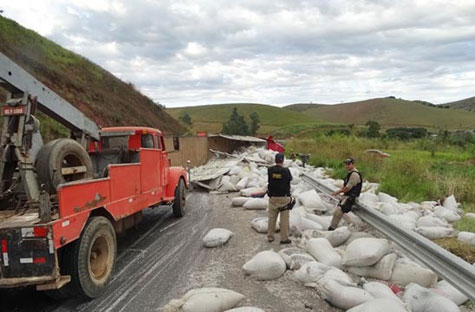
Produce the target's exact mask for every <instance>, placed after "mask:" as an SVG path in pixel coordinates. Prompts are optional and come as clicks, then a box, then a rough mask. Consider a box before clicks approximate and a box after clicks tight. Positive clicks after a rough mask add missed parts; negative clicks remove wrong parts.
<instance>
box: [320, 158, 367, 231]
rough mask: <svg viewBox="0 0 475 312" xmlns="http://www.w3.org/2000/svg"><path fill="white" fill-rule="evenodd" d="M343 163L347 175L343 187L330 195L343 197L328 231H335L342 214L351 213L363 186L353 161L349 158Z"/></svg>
mask: <svg viewBox="0 0 475 312" xmlns="http://www.w3.org/2000/svg"><path fill="white" fill-rule="evenodd" d="M343 163H344V164H345V167H346V171H347V172H348V174H347V175H346V177H345V180H344V182H343V187H342V188H340V189H338V190H337V191H335V192H333V193H332V196H337V195H339V194H340V193H343V196H342V198H341V200H340V202H339V203H338V206H337V207H336V210H335V213H334V214H333V219H332V223H331V225H330V227H329V228H328V230H329V231H333V230H335V229H336V228H337V227H338V223H340V220H341V218H342V217H343V214H345V213H348V212H350V211H351V208H352V206H353V205H354V204H355V202H356V199H357V198H358V197H359V196H360V193H361V187H362V186H363V179H362V177H361V173H360V172H359V171H358V170H357V169H356V167H355V160H354V159H353V158H351V157H350V158H348V159H346V160H345V161H343Z"/></svg>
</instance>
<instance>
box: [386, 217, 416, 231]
mask: <svg viewBox="0 0 475 312" xmlns="http://www.w3.org/2000/svg"><path fill="white" fill-rule="evenodd" d="M389 220H391V221H393V222H394V223H397V224H398V225H400V226H403V227H405V228H406V229H409V230H411V231H414V230H415V229H416V220H414V219H413V218H412V217H410V216H407V215H405V214H403V215H390V216H389Z"/></svg>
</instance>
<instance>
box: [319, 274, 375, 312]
mask: <svg viewBox="0 0 475 312" xmlns="http://www.w3.org/2000/svg"><path fill="white" fill-rule="evenodd" d="M318 288H319V289H320V291H321V293H322V297H323V298H324V299H325V300H327V301H328V302H330V304H331V305H332V306H335V307H337V308H340V309H343V310H348V309H351V308H353V307H355V306H358V305H361V304H363V303H365V302H368V301H371V300H373V297H372V296H371V295H370V294H369V293H368V292H367V291H365V290H363V289H361V288H358V287H353V286H346V285H343V284H341V283H339V282H338V281H335V280H332V279H327V278H322V279H321V280H320V281H319V282H318Z"/></svg>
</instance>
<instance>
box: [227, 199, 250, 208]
mask: <svg viewBox="0 0 475 312" xmlns="http://www.w3.org/2000/svg"><path fill="white" fill-rule="evenodd" d="M248 200H249V197H234V198H233V199H232V200H231V204H232V206H233V207H242V205H244V204H245V203H246V202H247V201H248Z"/></svg>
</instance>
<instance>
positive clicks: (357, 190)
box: [343, 170, 363, 198]
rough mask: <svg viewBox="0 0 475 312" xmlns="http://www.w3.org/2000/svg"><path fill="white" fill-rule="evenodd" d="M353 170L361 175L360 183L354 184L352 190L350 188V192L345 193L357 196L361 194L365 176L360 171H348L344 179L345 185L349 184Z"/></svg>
mask: <svg viewBox="0 0 475 312" xmlns="http://www.w3.org/2000/svg"><path fill="white" fill-rule="evenodd" d="M353 172H356V173H357V174H358V175H359V176H360V183H358V184H356V185H354V186H353V187H352V188H351V190H349V191H348V192H346V193H345V195H346V196H350V197H354V198H356V197H358V196H360V194H361V188H362V187H363V177H362V176H361V173H360V172H359V171H356V170H355V171H351V172H348V174H347V175H346V178H345V180H344V183H343V186H346V185H347V184H348V181H350V176H351V174H352V173H353Z"/></svg>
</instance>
